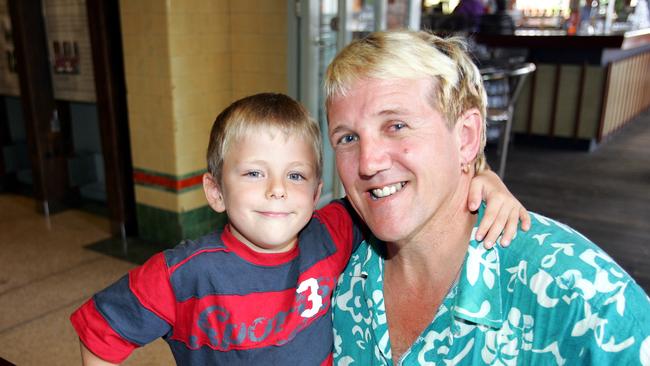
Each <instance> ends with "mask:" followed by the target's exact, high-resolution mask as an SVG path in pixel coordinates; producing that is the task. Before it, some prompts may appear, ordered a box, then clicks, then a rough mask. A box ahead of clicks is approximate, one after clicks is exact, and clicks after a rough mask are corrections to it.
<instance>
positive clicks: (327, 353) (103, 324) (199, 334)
mask: <svg viewBox="0 0 650 366" xmlns="http://www.w3.org/2000/svg"><path fill="white" fill-rule="evenodd" d="M361 240H362V235H361V232H360V230H359V229H358V227H357V226H356V225H354V224H353V220H352V218H351V217H350V214H349V213H348V212H347V211H346V209H345V207H344V205H343V204H342V203H341V202H334V203H331V204H329V205H327V206H326V207H324V208H323V209H321V210H318V211H316V212H315V213H314V216H313V217H312V219H311V220H310V221H309V223H308V224H307V226H306V227H305V228H304V229H303V230H302V231H301V232H300V234H299V237H298V245H296V247H295V248H294V249H292V250H290V251H288V252H285V253H274V254H266V253H258V252H255V251H253V250H251V249H250V248H249V247H248V246H246V245H245V244H243V243H241V242H239V241H238V240H237V239H236V238H235V237H234V236H233V234H232V233H231V231H230V230H229V228H228V226H226V228H225V229H224V230H223V231H220V232H215V233H214V234H211V235H208V236H205V237H202V238H200V239H198V240H195V241H187V240H186V241H184V242H182V243H181V244H179V245H178V246H177V247H175V248H173V249H169V250H166V251H164V252H162V253H158V254H156V255H154V256H153V257H151V258H150V259H149V260H148V261H147V262H146V263H145V264H144V265H142V266H140V267H137V268H135V269H133V270H132V271H130V272H129V273H128V274H127V275H126V276H124V277H123V278H121V279H120V280H118V281H117V282H116V283H114V284H113V285H111V286H109V287H108V288H106V289H104V290H102V291H101V292H99V293H97V294H96V295H95V296H94V297H93V298H91V299H90V300H88V301H87V302H86V303H85V304H84V305H82V306H81V307H80V308H79V309H77V310H76V311H75V312H74V313H73V314H72V317H71V321H72V325H73V326H74V327H75V329H76V331H77V333H78V334H79V337H80V339H81V341H82V342H83V344H84V345H85V346H86V348H88V349H89V350H90V351H91V352H93V353H94V354H95V355H97V356H98V357H100V358H102V359H104V360H106V361H109V362H114V363H120V362H122V361H124V360H125V359H126V358H127V357H128V356H129V355H130V354H131V352H132V351H133V349H135V348H136V347H139V346H142V345H145V344H147V343H149V342H151V341H153V340H155V339H156V338H158V337H163V338H164V339H165V341H167V343H168V344H169V346H170V348H171V350H172V353H173V354H174V357H175V359H176V362H177V363H178V364H181V365H186V364H195V365H207V364H213V365H214V364H217V365H235V364H249V365H266V364H269V365H271V364H273V365H278V364H279V365H320V364H329V363H331V351H332V344H333V334H332V318H331V306H330V299H331V294H332V291H333V289H334V286H336V281H337V279H338V276H339V274H340V273H341V271H342V270H343V269H344V268H345V265H346V264H347V262H348V259H349V258H350V254H351V252H352V249H353V246H354V245H358V243H359V242H360V241H361Z"/></svg>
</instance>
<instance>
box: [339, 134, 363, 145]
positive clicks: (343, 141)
mask: <svg viewBox="0 0 650 366" xmlns="http://www.w3.org/2000/svg"><path fill="white" fill-rule="evenodd" d="M357 140H359V136H357V135H353V134H348V135H343V136H341V137H340V138H339V139H338V141H337V142H336V144H337V145H345V144H349V143H351V142H354V141H357Z"/></svg>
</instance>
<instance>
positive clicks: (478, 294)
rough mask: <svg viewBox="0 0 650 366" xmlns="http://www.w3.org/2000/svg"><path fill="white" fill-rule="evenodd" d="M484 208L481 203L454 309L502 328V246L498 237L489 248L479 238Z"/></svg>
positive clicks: (466, 317) (469, 318) (458, 314)
mask: <svg viewBox="0 0 650 366" xmlns="http://www.w3.org/2000/svg"><path fill="white" fill-rule="evenodd" d="M484 210H485V205H484V204H482V205H481V207H480V208H479V212H478V220H476V225H475V226H474V228H473V229H472V234H471V237H470V242H469V247H468V249H467V254H466V256H465V262H464V263H463V267H462V268H461V271H460V276H459V278H458V282H457V285H456V297H455V299H454V307H453V308H452V312H453V314H454V316H455V317H457V318H461V319H464V320H467V321H470V322H472V323H476V324H482V325H485V326H488V327H492V328H500V327H501V324H502V323H503V301H502V289H501V279H500V277H501V264H500V260H499V254H500V253H499V251H500V250H502V249H501V246H500V244H499V243H498V240H497V244H496V245H495V246H494V247H493V248H492V249H490V250H487V249H485V248H484V247H483V242H478V241H476V237H475V236H476V231H477V230H478V225H479V223H480V222H481V220H482V218H483V213H484Z"/></svg>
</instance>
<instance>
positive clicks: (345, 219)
mask: <svg viewBox="0 0 650 366" xmlns="http://www.w3.org/2000/svg"><path fill="white" fill-rule="evenodd" d="M317 216H318V218H319V219H320V220H321V221H323V222H324V223H325V225H327V227H328V229H329V232H330V234H331V235H332V237H333V239H334V241H335V242H336V244H337V246H339V247H342V248H344V249H345V250H347V251H348V252H349V253H350V254H351V253H352V252H354V251H355V250H356V249H357V248H358V247H359V244H361V243H362V242H363V240H364V236H365V235H364V232H363V231H362V229H363V228H364V227H365V226H363V225H362V221H361V219H359V218H358V216H357V215H356V212H355V211H354V209H353V208H352V206H350V203H349V202H348V200H347V199H345V198H344V199H340V200H335V201H332V202H330V203H329V204H328V205H327V206H325V207H323V208H322V209H320V210H318V211H317ZM348 256H349V254H348Z"/></svg>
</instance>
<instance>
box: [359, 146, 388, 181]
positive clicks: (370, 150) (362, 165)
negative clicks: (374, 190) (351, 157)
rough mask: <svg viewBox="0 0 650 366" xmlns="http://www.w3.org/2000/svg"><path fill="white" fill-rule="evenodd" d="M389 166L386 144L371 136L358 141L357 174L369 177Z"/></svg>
mask: <svg viewBox="0 0 650 366" xmlns="http://www.w3.org/2000/svg"><path fill="white" fill-rule="evenodd" d="M390 166H391V159H390V155H389V154H388V146H387V145H386V144H385V143H382V142H381V141H379V140H377V139H373V138H366V139H361V140H360V141H359V175H361V176H365V177H371V176H373V175H375V174H377V173H379V172H381V171H383V170H386V169H389V168H390Z"/></svg>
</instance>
